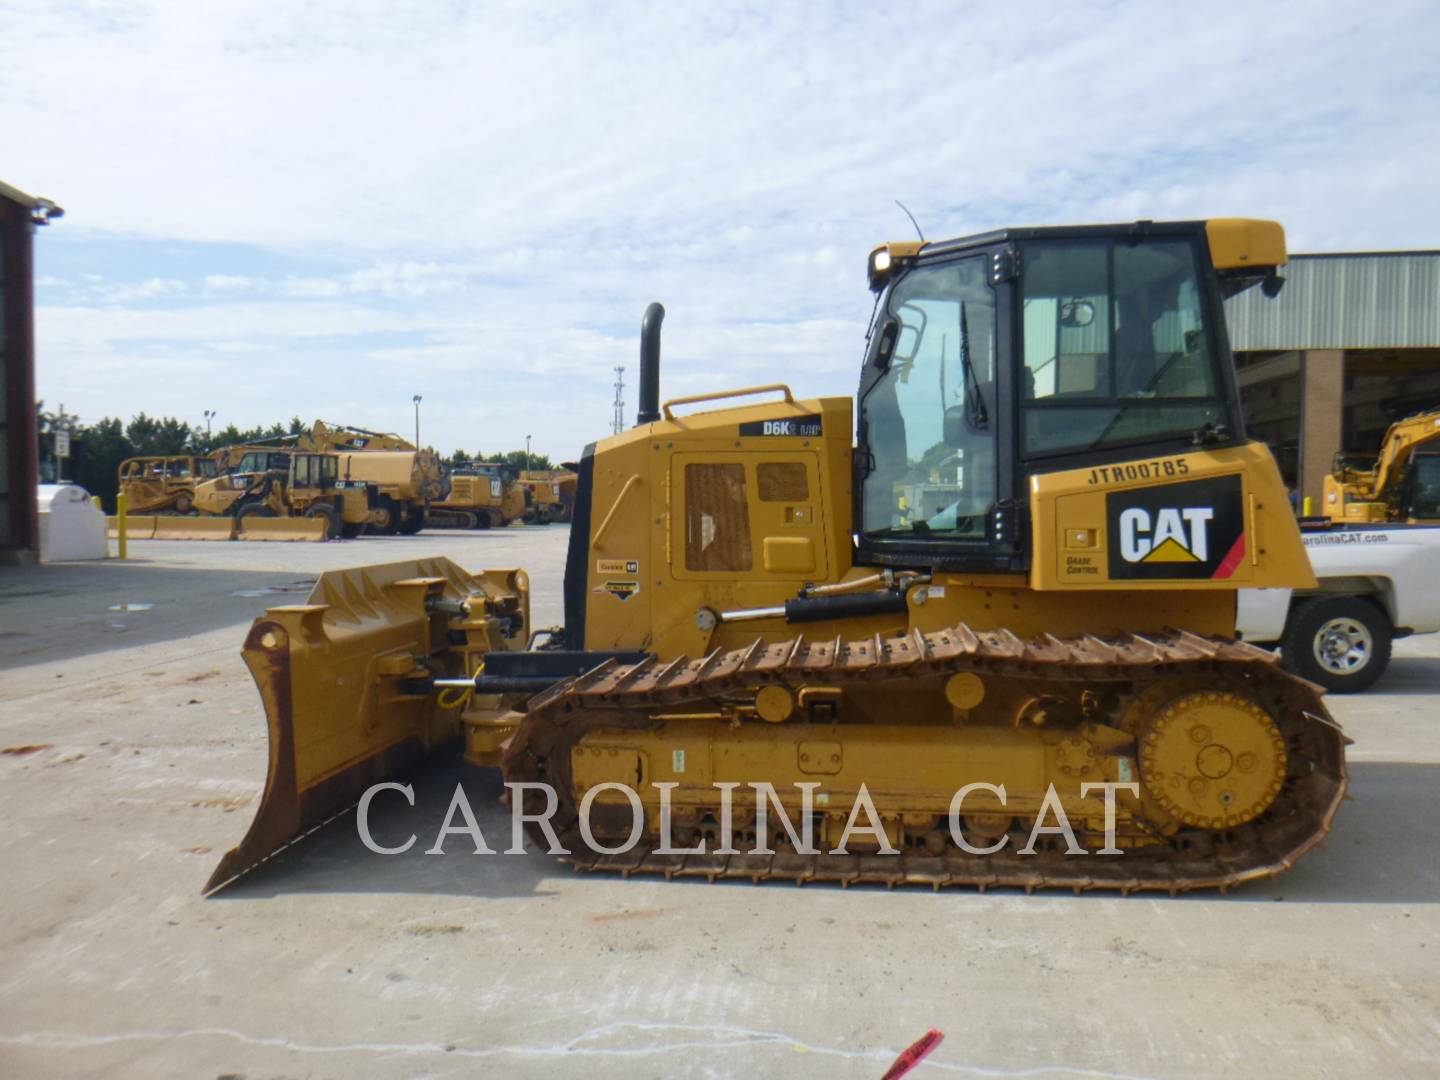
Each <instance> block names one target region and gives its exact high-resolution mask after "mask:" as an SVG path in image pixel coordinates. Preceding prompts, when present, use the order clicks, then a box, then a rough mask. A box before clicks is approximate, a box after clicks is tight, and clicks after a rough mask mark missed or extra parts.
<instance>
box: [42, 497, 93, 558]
mask: <svg viewBox="0 0 1440 1080" xmlns="http://www.w3.org/2000/svg"><path fill="white" fill-rule="evenodd" d="M36 501H37V502H38V503H39V511H40V561H41V562H75V561H80V560H85V559H103V558H106V557H107V556H108V555H109V554H110V542H109V541H108V540H107V539H106V538H105V515H104V514H103V513H101V512H100V511H99V510H98V509H97V508H96V506H95V504H94V503H93V502H91V501H90V494H89V492H87V491H86V490H85V489H84V488H82V487H78V486H76V485H75V484H41V485H40V487H39V489H38V490H37V492H36Z"/></svg>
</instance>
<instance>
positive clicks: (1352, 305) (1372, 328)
mask: <svg viewBox="0 0 1440 1080" xmlns="http://www.w3.org/2000/svg"><path fill="white" fill-rule="evenodd" d="M1285 276H1286V278H1287V281H1286V282H1285V288H1284V289H1283V290H1281V292H1280V295H1279V296H1278V297H1276V298H1275V299H1273V300H1272V299H1270V298H1268V297H1266V296H1265V295H1264V294H1263V293H1262V292H1261V291H1260V289H1259V288H1258V287H1257V288H1253V289H1249V290H1247V291H1245V292H1243V293H1241V294H1240V295H1239V296H1234V297H1231V298H1230V299H1229V300H1227V301H1226V302H1225V315H1226V321H1227V323H1228V325H1229V328H1230V344H1231V346H1232V347H1233V348H1234V349H1236V350H1259V349H1266V350H1269V349H1384V348H1434V347H1436V346H1440V252H1414V253H1396V254H1378V255H1323V256H1305V255H1295V256H1292V257H1291V260H1290V264H1289V266H1287V267H1286V270H1285Z"/></svg>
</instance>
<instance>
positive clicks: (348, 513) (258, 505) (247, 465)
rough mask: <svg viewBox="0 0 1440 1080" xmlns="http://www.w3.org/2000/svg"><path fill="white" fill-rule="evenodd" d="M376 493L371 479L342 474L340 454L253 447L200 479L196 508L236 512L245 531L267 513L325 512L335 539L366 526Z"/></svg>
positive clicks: (282, 515) (284, 515)
mask: <svg viewBox="0 0 1440 1080" xmlns="http://www.w3.org/2000/svg"><path fill="white" fill-rule="evenodd" d="M374 498H375V493H374V491H373V490H371V489H369V488H367V487H366V485H364V484H359V483H354V482H349V481H345V480H342V479H341V478H340V455H339V454H334V453H308V452H304V451H299V450H274V449H262V450H247V451H246V452H245V453H244V454H242V455H241V456H240V459H239V460H238V461H236V462H235V463H234V465H233V466H232V467H231V470H230V471H229V472H227V473H225V474H223V475H220V476H216V477H214V478H213V479H211V480H206V481H203V482H202V483H201V484H199V485H198V486H197V487H196V490H195V509H196V510H197V511H198V512H199V513H201V514H206V515H211V516H216V517H218V516H225V517H231V518H234V519H235V521H236V522H237V524H239V526H240V527H241V529H242V531H243V530H245V529H246V528H247V526H248V527H250V528H252V529H255V528H256V527H255V526H254V524H253V523H254V522H255V521H258V520H261V519H265V518H320V519H323V520H324V521H325V529H324V533H325V537H326V538H328V539H332V540H333V539H337V538H339V537H346V538H352V537H356V536H359V535H360V534H361V533H363V532H364V531H365V529H366V527H367V525H368V523H369V522H370V520H371V516H372V513H373V508H372V503H373V500H374ZM256 531H262V530H260V529H256ZM268 531H272V532H273V531H276V530H273V529H272V530H268Z"/></svg>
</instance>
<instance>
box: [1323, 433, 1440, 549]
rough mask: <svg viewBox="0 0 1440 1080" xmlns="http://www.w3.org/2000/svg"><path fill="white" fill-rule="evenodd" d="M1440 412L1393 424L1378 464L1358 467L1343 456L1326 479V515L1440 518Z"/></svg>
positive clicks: (1340, 518)
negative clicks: (1438, 446)
mask: <svg viewBox="0 0 1440 1080" xmlns="http://www.w3.org/2000/svg"><path fill="white" fill-rule="evenodd" d="M1437 441H1440V410H1430V411H1427V412H1422V413H1417V414H1416V415H1414V416H1409V417H1406V418H1405V419H1404V420H1398V421H1396V422H1395V423H1393V424H1391V425H1390V427H1389V428H1388V429H1387V430H1386V432H1385V438H1384V439H1383V440H1382V441H1381V443H1380V453H1379V455H1378V457H1376V458H1375V460H1374V461H1373V462H1370V463H1369V464H1368V465H1365V466H1357V465H1354V464H1352V463H1350V462H1347V461H1346V460H1345V459H1344V458H1343V457H1342V458H1339V459H1337V460H1336V462H1335V468H1334V471H1333V472H1332V473H1331V474H1330V475H1329V476H1327V477H1325V485H1324V489H1323V492H1322V496H1323V499H1324V504H1325V516H1326V517H1328V518H1329V519H1330V520H1331V521H1336V522H1342V523H1343V522H1347V521H1348V522H1360V523H1365V524H1374V523H1377V522H1386V521H1401V522H1433V521H1437V520H1440V454H1437V453H1435V452H1434V451H1435V447H1434V446H1433V445H1432V444H1435V443H1437Z"/></svg>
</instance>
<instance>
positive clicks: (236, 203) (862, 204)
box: [0, 0, 1440, 454]
mask: <svg viewBox="0 0 1440 1080" xmlns="http://www.w3.org/2000/svg"><path fill="white" fill-rule="evenodd" d="M13 6H14V5H13V2H12V7H13ZM12 21H15V22H16V23H17V25H24V27H25V38H26V47H25V48H24V49H22V50H18V51H17V52H15V53H14V55H12V56H10V57H8V58H7V62H6V64H5V65H4V67H3V68H0V125H3V126H0V130H4V131H5V132H6V134H7V137H8V138H7V151H6V155H5V165H4V167H5V170H6V177H5V178H6V179H7V180H10V181H11V182H14V183H17V184H19V185H20V186H21V187H23V188H25V189H26V190H30V191H40V192H43V193H45V194H47V195H50V196H51V197H53V198H55V199H57V201H59V202H60V203H62V204H63V205H65V206H66V208H67V210H68V211H69V213H68V214H67V216H66V218H65V219H64V220H63V221H62V222H60V223H58V224H57V225H56V226H55V227H54V231H58V230H68V231H70V232H71V233H72V234H73V235H75V236H77V237H79V236H84V235H86V234H87V232H88V231H89V230H98V231H103V232H104V233H105V234H107V235H109V236H111V237H133V238H136V240H137V242H139V241H149V242H152V243H153V242H156V241H165V242H184V241H189V242H221V243H225V244H246V245H257V246H258V247H259V248H261V249H263V251H262V253H261V256H264V253H265V252H269V253H272V254H273V259H272V262H273V265H272V266H269V267H266V266H263V265H262V266H260V267H259V268H258V269H257V268H256V266H255V265H252V263H254V262H260V263H263V262H264V257H259V258H257V259H256V260H247V261H246V263H245V265H244V268H243V269H240V268H238V267H237V266H232V265H228V264H227V263H226V262H225V261H224V259H223V258H219V257H217V259H216V261H213V262H212V263H210V264H207V265H205V266H204V267H202V268H201V269H200V270H199V271H198V272H197V273H195V276H194V277H193V278H192V277H189V276H187V274H186V273H182V272H180V271H174V272H172V271H170V270H168V269H166V270H162V271H156V272H155V276H153V277H146V278H142V279H141V280H139V281H129V280H125V281H116V280H114V275H113V274H110V275H105V276H103V277H102V278H101V279H100V280H97V281H94V282H92V283H91V284H90V285H89V286H86V285H85V284H84V282H85V280H87V279H85V278H84V276H83V275H84V274H85V273H86V272H88V268H85V269H83V270H81V269H77V270H76V271H74V272H72V273H67V274H62V275H60V276H64V277H66V278H67V280H69V281H70V282H71V285H72V286H73V287H74V288H76V289H77V290H80V291H79V292H78V293H77V294H74V295H72V294H70V293H68V292H65V291H64V290H63V289H62V288H61V287H60V286H58V285H57V286H55V292H54V294H53V299H52V298H51V297H50V296H48V295H47V293H48V292H49V290H50V288H51V286H49V285H48V284H47V285H42V287H41V302H42V304H44V305H46V306H47V307H49V308H50V310H49V311H47V312H46V313H45V314H44V318H43V321H42V330H43V331H44V332H45V333H46V334H47V338H46V341H45V344H46V348H45V351H43V352H42V354H41V367H40V382H41V388H42V392H43V393H44V394H45V395H46V396H49V397H51V398H54V397H56V396H57V395H58V396H63V397H64V399H65V400H66V403H67V405H70V404H71V403H72V401H76V400H79V399H81V398H83V397H84V396H85V395H90V400H89V401H87V402H85V403H84V404H83V406H82V407H83V408H85V409H87V410H90V411H103V410H110V411H114V410H116V409H120V410H122V411H124V410H132V411H133V410H135V409H139V408H145V409H146V410H147V411H150V412H152V413H153V412H156V411H157V410H158V409H159V406H158V405H156V404H155V403H154V400H155V399H154V398H152V397H151V396H149V395H153V394H156V393H159V392H160V391H159V390H157V388H156V386H155V382H154V381H153V380H146V381H144V382H141V381H138V380H135V379H134V378H132V377H128V375H127V374H126V373H128V372H131V371H132V370H134V368H135V366H136V365H139V366H141V367H143V368H144V370H145V371H147V372H154V373H156V377H157V378H158V379H159V380H160V381H167V380H168V382H167V384H166V386H165V388H164V393H165V394H167V395H170V396H171V397H173V400H175V401H176V405H175V409H176V410H179V409H180V408H181V406H182V405H183V406H185V407H186V408H188V410H189V412H195V411H197V409H198V407H212V406H211V405H205V406H201V403H199V402H198V401H192V399H191V398H188V397H186V396H185V394H186V393H187V387H193V386H194V385H195V374H196V372H204V373H206V377H214V375H215V374H217V373H218V374H223V373H224V371H225V369H226V364H227V363H229V362H231V361H232V360H233V358H235V357H236V356H239V355H241V352H240V350H243V349H245V348H252V349H254V348H258V349H260V354H261V355H270V354H271V352H273V353H275V354H276V355H281V356H283V357H284V360H283V361H280V363H282V364H283V365H284V369H285V370H284V372H283V373H284V375H285V378H282V379H277V380H272V381H271V382H269V383H268V384H266V389H265V394H266V395H268V396H266V397H263V398H257V397H255V392H254V391H249V390H244V389H240V387H243V386H244V385H245V382H246V380H245V379H243V378H238V377H237V378H236V379H235V380H234V388H232V389H227V394H228V395H229V396H230V398H231V401H232V402H233V407H234V408H236V409H237V410H238V409H245V410H253V412H247V413H246V415H245V416H244V417H243V419H244V420H251V421H259V420H267V421H268V420H269V419H271V418H272V417H274V416H277V415H282V414H284V415H288V414H289V413H291V412H297V411H298V412H301V413H302V414H303V415H308V414H309V412H310V411H312V410H311V409H309V408H308V403H309V402H311V401H312V400H316V399H317V398H318V399H319V400H320V401H322V402H323V401H324V400H329V399H326V398H325V397H324V396H323V394H324V392H325V391H324V390H323V388H322V389H317V388H316V387H317V384H318V381H319V378H320V377H321V375H322V373H331V374H332V375H333V374H334V373H341V374H342V375H343V378H344V379H345V387H344V391H343V392H344V394H345V396H346V401H347V403H348V404H349V405H350V407H353V408H354V409H355V410H356V414H355V415H354V416H353V417H336V418H339V419H353V420H354V421H355V422H359V423H362V424H366V425H367V426H390V427H396V426H400V427H403V426H405V410H404V409H403V408H400V407H398V406H396V405H394V404H392V400H393V401H400V400H401V399H403V401H404V403H405V404H407V405H408V397H409V394H410V393H411V392H412V391H411V389H410V386H411V385H414V386H415V388H416V390H420V389H422V388H423V392H425V393H426V395H427V396H426V403H425V407H426V410H427V414H431V419H432V421H433V425H434V426H433V428H432V429H431V430H432V431H433V433H434V435H435V438H436V439H437V440H438V441H440V442H441V443H442V445H466V446H471V445H472V444H474V443H475V442H476V437H475V435H474V432H476V431H477V430H479V431H484V432H493V433H494V438H489V437H485V438H482V439H481V440H480V442H481V443H482V444H492V445H493V444H494V443H495V442H496V441H497V440H499V441H501V442H506V443H509V444H512V445H513V444H516V443H517V439H520V440H523V435H524V434H525V433H526V432H530V431H532V429H533V431H534V433H535V434H536V435H537V445H540V446H542V447H543V448H545V449H548V450H553V452H555V453H557V454H560V453H565V454H569V453H573V452H574V450H575V448H576V446H577V445H578V443H580V442H582V441H584V439H585V438H587V437H590V436H591V435H598V434H600V433H602V432H603V431H605V430H608V417H609V404H608V400H609V396H610V390H609V383H610V381H611V379H612V375H611V372H610V370H609V369H610V367H611V366H612V365H613V364H614V363H627V364H630V365H631V366H632V370H631V372H630V374H631V377H632V379H633V376H634V370H633V364H634V359H633V358H634V354H635V347H636V346H635V336H634V335H635V330H636V327H637V326H638V322H639V317H640V313H641V311H642V310H643V307H644V305H645V303H646V302H647V301H649V300H651V299H654V298H660V299H662V300H664V301H665V303H666V304H667V307H668V308H669V310H670V317H669V320H668V321H667V325H666V346H665V348H666V358H667V359H666V374H665V385H666V388H667V390H670V391H673V392H674V393H680V392H683V390H686V389H690V388H692V387H696V388H699V387H703V388H707V389H708V388H714V387H715V386H718V385H720V384H722V383H725V382H730V381H733V382H737V383H738V382H742V381H749V379H750V375H752V374H755V373H761V374H763V373H766V372H769V373H770V374H771V375H774V374H776V373H779V374H782V375H783V376H784V377H785V378H787V379H789V380H791V381H792V382H794V383H795V384H796V385H797V389H798V388H801V387H803V388H805V389H806V390H807V391H810V392H825V393H835V394H845V395H848V394H850V393H852V392H853V389H854V384H855V369H856V366H857V362H858V353H859V347H860V336H861V334H862V333H863V328H864V322H865V318H866V316H867V315H868V314H869V303H868V301H869V297H868V295H867V294H866V292H865V289H864V275H863V261H864V258H865V255H866V253H867V252H868V250H869V248H870V246H871V245H872V244H873V243H875V242H876V241H878V240H880V239H885V238H887V237H906V236H908V235H910V231H911V230H910V226H909V223H908V222H907V221H906V220H905V218H904V216H903V215H902V214H901V213H900V211H899V210H898V209H897V208H896V207H895V206H894V204H893V201H892V200H894V199H896V198H898V199H900V200H901V201H903V202H904V203H905V204H906V205H907V206H909V207H910V209H911V210H912V211H914V212H915V214H916V216H917V217H918V218H919V220H920V223H921V225H922V226H923V227H924V229H925V230H926V233H927V235H930V236H931V237H935V236H939V235H944V234H951V235H954V234H960V233H964V232H968V231H974V230H978V229H984V228H989V227H993V226H997V225H1004V224H1031V223H1035V224H1039V223H1049V222H1059V221H1087V220H1104V219H1116V218H1119V219H1126V218H1135V217H1153V218H1163V217H1192V216H1204V215H1209V214H1237V213H1238V214H1255V215H1265V216H1273V217H1276V218H1278V219H1280V220H1282V221H1284V222H1285V223H1286V224H1287V226H1288V228H1289V230H1290V234H1291V239H1292V246H1294V247H1295V248H1297V249H1301V250H1304V249H1322V248H1331V249H1333V248H1343V247H1364V248H1376V247H1387V246H1414V247H1421V246H1429V247H1436V246H1440V236H1437V235H1436V234H1437V231H1440V188H1437V187H1436V185H1435V184H1434V183H1433V180H1432V178H1433V176H1434V175H1436V172H1437V167H1440V140H1437V139H1435V137H1434V120H1433V117H1434V114H1435V110H1436V106H1437V97H1440V94H1437V89H1436V83H1435V79H1434V76H1433V59H1432V55H1431V54H1432V51H1433V50H1432V49H1431V48H1430V43H1431V42H1433V41H1434V40H1435V38H1436V30H1437V26H1440V16H1437V14H1436V13H1435V11H1434V10H1433V9H1432V8H1431V7H1429V6H1427V5H1424V4H1421V3H1396V4H1387V5H1370V6H1368V7H1363V8H1357V7H1355V6H1354V5H1350V4H1345V3H1339V2H1335V0H1331V2H1327V3H1317V4H1311V5H1307V6H1306V9H1305V14H1304V17H1303V18H1302V17H1297V15H1296V12H1295V11H1294V10H1292V9H1290V8H1284V7H1278V6H1273V5H1230V6H1226V7H1224V8H1219V9H1217V8H1214V7H1212V6H1206V5H1189V6H1181V5H1165V4H1126V3H1119V4H1106V5H1084V6H1082V5H1075V6H1068V5H1067V6H1061V5H1047V6H1030V5H996V6H992V7H989V8H986V7H980V6H971V7H967V8H965V9H963V10H960V9H956V8H955V7H954V6H953V5H948V4H911V5H888V6H871V7H864V6H858V7H846V8H843V9H830V8H825V7H820V6H815V5H795V6H782V5H774V6H770V7H762V8H758V9H753V8H749V7H743V6H735V5H729V4H717V5H705V6H698V5H661V6H652V5H645V6H632V5H605V6H604V7H603V8H596V7H593V6H591V5H581V4H568V5H546V6H543V7H536V6H531V5H509V4H486V5H452V6H444V7H430V6H400V7H396V6H395V5H391V4H382V3H379V2H378V0H376V2H373V3H362V2H356V3H345V4H338V3H334V4H330V5H320V4H309V5H297V4H291V3H281V2H278V0H276V2H272V3H263V4H262V3H256V4H247V5H241V6H237V7H233V8H225V7H218V8H217V7H213V6H210V5H195V4H190V3H184V2H180V0H174V2H167V3H158V2H157V3H149V2H146V3H141V2H126V0H118V2H114V3H103V4H102V3H98V2H97V3H83V2H82V3H78V4H71V5H64V6H58V7H57V6H53V5H50V4H47V3H43V2H39V0H36V2H34V3H30V4H23V3H22V4H21V5H20V8H19V9H17V10H15V11H14V12H13V15H12ZM48 242H49V236H48V235H46V234H42V236H41V243H42V245H43V244H45V243H48ZM297 265H300V266H323V267H325V268H324V269H321V270H316V271H313V272H312V271H310V270H308V269H296V266H297ZM155 283H162V284H155ZM163 283H168V284H163ZM177 285H178V286H179V287H176V286H177ZM157 289H159V290H161V291H158V292H156V291H153V290H157ZM166 289H168V290H169V291H164V290H166ZM87 290H88V291H87ZM146 290H152V291H149V292H146ZM222 300H223V301H225V302H221V301H222ZM102 303H103V305H104V306H105V308H106V310H105V311H103V312H100V311H99V310H98V308H99V306H100V305H101V304H102ZM167 303H168V304H170V305H171V306H170V307H169V308H168V309H167V308H166V305H167ZM128 304H136V305H140V307H139V308H137V309H134V310H131V311H129V312H128V313H124V314H122V312H121V311H119V310H118V309H119V308H120V307H123V306H124V305H128ZM62 308H63V309H64V310H61V309H62ZM76 308H78V309H81V310H79V311H76V310H74V309H76ZM162 309H163V310H162ZM137 313H138V315H137ZM132 316H137V317H138V325H137V318H132ZM71 317H75V318H77V319H78V320H79V324H78V325H77V326H70V325H66V320H67V319H69V318H71ZM372 336H378V338H381V339H383V340H381V341H379V343H378V344H377V341H376V340H375V337H372ZM137 341H144V342H148V343H150V344H148V345H147V346H146V347H145V348H141V347H140V346H138V345H136V344H135V342H137ZM158 342H164V343H165V344H164V345H163V346H162V345H160V344H156V343H158ZM246 355H250V356H252V357H253V355H254V354H253V353H252V354H246ZM162 357H169V359H168V360H167V359H163V358H162ZM97 363H101V364H113V365H117V368H118V370H117V372H116V373H115V374H114V376H113V377H108V376H107V377H102V378H99V379H97V378H95V377H94V374H93V373H94V371H95V365H96V364H97ZM167 365H168V366H167ZM592 365H593V371H592V370H591V366H592ZM161 372H168V375H163V374H160V373H161ZM402 382H403V383H405V384H406V385H405V386H403V387H402V386H400V385H399V384H400V383H402ZM541 384H543V385H541ZM536 385H541V389H540V390H536V389H534V386H536ZM102 386H103V387H105V392H103V393H102V390H101V387H102ZM332 386H333V383H332ZM502 390H504V391H505V392H506V393H509V394H511V395H513V396H512V397H509V398H506V397H503V396H502V394H501V391H502ZM542 391H543V392H542ZM329 392H330V393H331V394H334V393H335V392H336V391H335V390H333V389H332V390H330V391H329ZM632 397H633V394H632ZM432 401H434V402H435V405H434V409H433V413H432V412H431V402H432ZM290 402H294V403H295V404H293V405H291V404H289V403H290ZM321 411H322V412H323V413H324V414H327V415H331V416H334V413H335V411H336V410H335V408H332V407H326V408H324V409H323V410H321ZM630 411H632V412H633V408H632V409H631V410H630ZM392 414H394V416H392ZM385 416H392V419H391V420H389V421H388V425H387V422H386V421H385V420H384V417H385ZM452 417H453V418H452ZM236 419H242V418H241V417H238V416H237V417H236ZM542 432H543V433H542Z"/></svg>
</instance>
